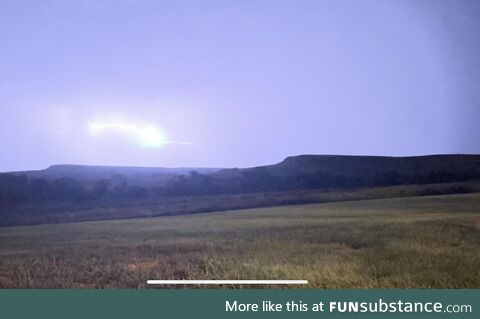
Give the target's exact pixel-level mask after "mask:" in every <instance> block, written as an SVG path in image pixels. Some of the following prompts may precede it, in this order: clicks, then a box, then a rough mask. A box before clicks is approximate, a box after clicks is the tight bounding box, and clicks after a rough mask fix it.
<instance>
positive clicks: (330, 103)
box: [0, 0, 480, 171]
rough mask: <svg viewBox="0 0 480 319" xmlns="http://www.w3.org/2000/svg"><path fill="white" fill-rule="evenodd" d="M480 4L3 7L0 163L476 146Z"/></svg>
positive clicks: (479, 139) (479, 134) (114, 2)
mask: <svg viewBox="0 0 480 319" xmlns="http://www.w3.org/2000/svg"><path fill="white" fill-rule="evenodd" d="M479 85H480V2H479V1H476V0H449V1H445V0H423V1H422V0H406V1H384V0H378V1H374V0H370V1H355V0H351V1H337V0H336V1H333V0H331V1H316V0H312V1H306V0H301V1H293V0H292V1H276V0H275V1H273V0H272V1H263V0H260V1H253V0H252V1H226V0H222V1H154V0H151V1H149V0H82V1H80V0H78V1H73V0H63V1H62V0H45V1H37V0H30V1H25V0H2V1H0V110H1V113H0V171H8V170H25V169H38V168H44V167H47V166H49V165H51V164H58V163H75V164H101V165H134V166H166V167H178V166H197V167H198V166H210V167H245V166H255V165H263V164H271V163H276V162H279V161H281V160H282V159H283V158H285V157H286V156H289V155H297V154H306V153H308V154H369V155H417V154H432V153H480V129H479V127H480V89H479Z"/></svg>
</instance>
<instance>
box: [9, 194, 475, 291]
mask: <svg viewBox="0 0 480 319" xmlns="http://www.w3.org/2000/svg"><path fill="white" fill-rule="evenodd" d="M479 265H480V193H475V194H464V195H446V196H425V197H408V198H396V199H376V200H363V201H352V202H336V203H324V204H310V205H298V206H278V207H271V208H259V209H246V210H236V211H229V212H219V213H206V214H196V215H182V216H169V217H155V218H141V219H125V220H110V221H95V222H81V223H70V224H56V225H38V226H19V227H3V228H0V287H3V288H11V287H22V288H30V287H48V288H63V287H64V288H71V287H92V288H110V287H115V288H116V287H121V288H143V287H146V280H147V279H307V280H308V281H309V286H308V287H319V288H353V287H362V288H365V287H425V288H430V287H432V288H433V287H436V288H480V267H479Z"/></svg>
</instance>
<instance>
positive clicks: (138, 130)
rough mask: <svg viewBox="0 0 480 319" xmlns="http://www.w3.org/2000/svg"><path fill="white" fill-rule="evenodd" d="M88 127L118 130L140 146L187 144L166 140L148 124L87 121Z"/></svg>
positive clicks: (101, 129)
mask: <svg viewBox="0 0 480 319" xmlns="http://www.w3.org/2000/svg"><path fill="white" fill-rule="evenodd" d="M88 127H89V129H90V131H92V132H101V131H106V130H113V131H120V132H123V133H126V134H128V135H129V136H131V137H133V138H135V140H137V142H138V143H139V144H140V145H141V146H145V147H160V146H162V145H166V144H182V145H189V144H190V143H189V142H177V141H168V140H166V139H165V136H164V135H163V134H162V132H161V131H160V130H159V129H157V128H155V127H154V126H151V125H148V126H145V127H140V126H137V125H133V124H128V123H124V122H108V123H102V122H96V123H92V122H88Z"/></svg>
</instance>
